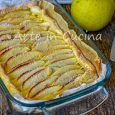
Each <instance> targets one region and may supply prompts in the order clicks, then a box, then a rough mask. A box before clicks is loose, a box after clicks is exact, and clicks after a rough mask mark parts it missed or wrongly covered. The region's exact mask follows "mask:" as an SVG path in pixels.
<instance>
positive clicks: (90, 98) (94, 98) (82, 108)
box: [41, 86, 108, 115]
mask: <svg viewBox="0 0 115 115" xmlns="http://www.w3.org/2000/svg"><path fill="white" fill-rule="evenodd" d="M107 98H108V92H107V90H106V89H105V87H104V86H99V87H98V89H97V90H95V91H94V92H91V93H89V94H87V95H85V96H82V97H80V98H76V99H74V100H71V101H70V102H67V103H63V104H61V105H58V106H55V107H53V108H45V107H44V108H41V110H42V112H43V113H44V115H50V112H51V111H53V112H56V111H57V110H58V108H60V107H61V108H65V107H67V108H68V107H69V108H70V105H73V106H74V107H75V110H76V111H71V110H70V114H77V115H83V114H86V113H88V112H91V111H92V110H94V109H96V108H97V107H99V106H100V105H101V104H102V103H103V102H104V101H105V100H106V99H107ZM55 110H56V111H55ZM72 110H73V109H72ZM49 111H50V112H49Z"/></svg>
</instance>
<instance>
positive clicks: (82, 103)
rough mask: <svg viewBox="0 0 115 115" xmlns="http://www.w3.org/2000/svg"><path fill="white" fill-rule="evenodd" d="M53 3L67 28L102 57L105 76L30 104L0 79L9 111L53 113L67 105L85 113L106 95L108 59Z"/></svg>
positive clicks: (108, 70) (108, 69)
mask: <svg viewBox="0 0 115 115" xmlns="http://www.w3.org/2000/svg"><path fill="white" fill-rule="evenodd" d="M54 5H55V11H56V12H58V13H59V14H60V15H62V17H63V18H64V19H65V20H66V21H67V22H68V24H69V28H71V29H74V30H75V31H76V33H77V35H80V34H83V35H84V36H83V39H84V42H86V43H87V44H88V45H90V46H91V47H92V48H93V49H94V50H96V51H97V53H98V55H99V56H100V57H101V58H102V62H103V63H104V64H106V68H107V71H106V76H105V78H104V79H103V80H101V81H99V82H97V83H95V84H94V85H91V86H89V87H87V88H84V89H83V90H80V91H77V92H75V93H72V94H70V95H67V96H63V97H60V98H56V99H53V100H51V101H45V102H39V103H32V104H28V103H24V102H22V101H19V100H17V99H16V98H14V97H13V96H12V95H11V94H10V92H9V91H8V89H7V88H6V86H5V84H4V83H3V81H2V80H1V79H0V86H1V88H2V91H3V93H4V95H5V96H6V98H7V101H8V103H9V104H10V108H11V109H10V110H11V112H13V111H14V109H15V110H16V111H20V112H22V113H27V112H29V113H31V112H32V113H33V112H34V113H36V112H43V113H44V114H45V115H49V114H50V113H51V112H52V113H55V112H56V111H57V110H58V109H60V108H65V107H67V108H68V109H70V112H69V113H70V114H85V113H88V112H89V111H91V110H93V109H95V108H96V107H98V106H99V105H100V104H102V103H103V102H104V101H105V100H106V99H107V97H108V92H107V91H106V89H105V88H104V85H105V83H106V82H107V80H108V79H109V77H110V74H111V65H110V63H109V61H108V60H107V59H106V57H105V56H104V54H103V53H102V52H101V51H100V50H99V49H98V48H97V46H96V45H95V43H94V42H93V41H92V40H91V39H89V37H88V35H86V33H85V32H84V31H83V30H82V29H81V28H80V27H79V26H78V24H77V23H76V22H75V21H74V20H73V18H72V17H71V16H70V15H69V14H68V13H67V12H66V10H65V9H64V8H63V7H62V6H61V5H60V4H58V2H57V1H56V0H55V3H54ZM87 103H88V104H87ZM73 106H74V107H76V108H75V110H76V111H75V110H74V111H72V109H71V108H72V107H73ZM22 108H23V109H22ZM28 108H29V109H30V110H31V109H32V108H34V110H32V111H27V110H28ZM62 114H63V113H62Z"/></svg>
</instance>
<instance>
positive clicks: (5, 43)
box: [0, 39, 22, 52]
mask: <svg viewBox="0 0 115 115" xmlns="http://www.w3.org/2000/svg"><path fill="white" fill-rule="evenodd" d="M21 42H22V41H21V40H19V39H13V40H12V39H10V40H7V41H2V42H0V52H1V51H2V50H4V49H5V48H7V47H9V46H12V45H16V44H20V43H21Z"/></svg>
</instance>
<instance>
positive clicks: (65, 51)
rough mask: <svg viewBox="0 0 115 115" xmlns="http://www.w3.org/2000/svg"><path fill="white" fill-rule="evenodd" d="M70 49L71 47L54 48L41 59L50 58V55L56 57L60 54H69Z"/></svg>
mask: <svg viewBox="0 0 115 115" xmlns="http://www.w3.org/2000/svg"><path fill="white" fill-rule="evenodd" d="M71 53H72V50H71V49H61V50H55V51H53V52H52V53H51V52H49V54H47V55H45V57H43V58H42V60H50V59H52V57H56V56H58V55H61V54H71Z"/></svg>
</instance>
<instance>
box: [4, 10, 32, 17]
mask: <svg viewBox="0 0 115 115" xmlns="http://www.w3.org/2000/svg"><path fill="white" fill-rule="evenodd" d="M27 14H30V11H29V10H25V11H23V10H17V11H13V12H9V13H7V14H6V15H5V16H4V19H8V18H16V17H23V18H24V17H25V15H27Z"/></svg>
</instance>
